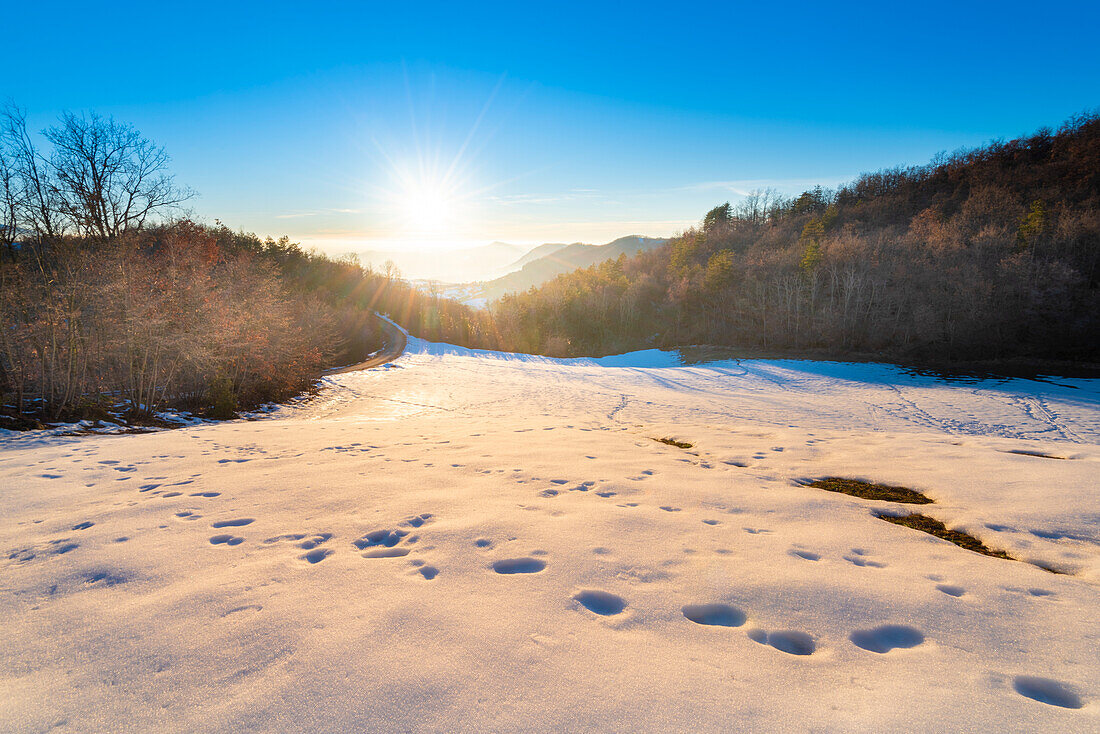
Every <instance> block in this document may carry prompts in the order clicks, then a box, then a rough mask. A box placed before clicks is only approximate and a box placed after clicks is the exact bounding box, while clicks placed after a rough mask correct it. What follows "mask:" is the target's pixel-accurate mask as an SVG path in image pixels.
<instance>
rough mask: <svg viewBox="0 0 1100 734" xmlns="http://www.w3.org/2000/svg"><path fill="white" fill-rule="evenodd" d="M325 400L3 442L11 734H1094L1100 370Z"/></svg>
mask: <svg viewBox="0 0 1100 734" xmlns="http://www.w3.org/2000/svg"><path fill="white" fill-rule="evenodd" d="M326 382H327V385H326V387H325V389H324V390H323V391H322V392H321V394H320V395H319V396H317V398H315V399H313V400H310V401H307V402H305V403H303V404H300V405H298V406H296V407H291V408H286V409H284V410H282V411H280V413H279V416H278V417H277V418H275V419H268V420H261V421H251V422H245V421H240V422H234V423H226V424H220V425H214V426H200V427H195V428H189V429H183V430H179V431H172V432H165V433H157V434H148V435H134V436H90V437H83V438H57V437H45V438H40V437H33V436H22V437H18V438H11V439H4V440H3V441H2V443H0V488H2V489H0V550H2V551H3V554H2V555H0V614H2V615H3V617H4V619H5V620H6V621H7V626H6V629H5V632H6V634H5V639H4V644H3V645H0V730H2V731H44V730H48V729H50V728H51V727H54V728H55V729H56V730H57V731H121V730H130V731H135V730H141V731H181V730H184V731H299V730H308V729H315V730H322V731H410V730H413V731H529V730H568V731H575V730H585V729H589V730H591V729H594V730H618V731H670V730H674V731H684V730H690V731H729V730H731V729H739V728H740V729H745V730H761V731H763V730H769V731H774V730H806V729H815V730H823V731H868V732H870V731H875V732H881V731H912V730H932V729H940V730H949V731H990V730H1009V729H1011V730H1032V731H1097V730H1100V684H1098V683H1097V681H1098V680H1100V655H1098V654H1097V650H1098V641H1100V639H1098V638H1100V631H1098V630H1100V597H1098V593H1097V592H1098V590H1100V510H1098V509H1097V508H1098V504H1097V481H1096V476H1097V473H1098V469H1100V385H1098V383H1097V381H1089V380H1060V379H1059V380H1052V381H1044V382H1037V381H1029V380H1001V381H980V382H969V383H957V384H945V383H943V382H938V381H936V380H933V379H931V378H928V377H920V376H914V375H909V374H906V373H904V372H902V371H901V370H898V369H897V368H894V367H890V366H884V365H873V364H860V365H850V364H839V363H813V362H797V361H741V362H723V363H716V364H710V365H701V366H692V367H681V366H679V363H678V361H677V360H676V357H675V355H674V354H671V353H664V352H643V353H635V354H632V355H621V356H618V357H609V358H605V359H600V360H552V359H546V358H541V357H531V356H524V355H508V354H500V353H487V352H475V351H471V350H466V349H462V348H457V347H450V346H447V345H439V344H430V343H426V342H423V341H420V340H416V339H411V340H410V345H409V351H408V352H407V353H406V355H405V356H404V357H402V358H401V359H400V360H399V361H398V362H396V363H394V364H392V365H390V366H387V367H384V368H378V369H375V370H370V371H366V372H360V373H351V374H346V375H339V376H335V377H331V378H327V380H326ZM666 436H668V437H674V438H676V439H679V440H681V441H686V442H690V443H692V444H693V448H691V449H688V450H684V449H679V448H675V447H673V446H667V445H664V444H661V443H658V442H656V441H654V440H652V439H654V438H661V437H666ZM1019 451H1029V452H1035V453H1045V454H1048V455H1051V456H1058V457H1062V458H1061V459H1051V458H1043V457H1040V456H1035V455H1031V454H1023V453H1012V452H1019ZM834 475H836V476H848V477H858V478H863V479H867V480H872V481H879V482H885V483H891V484H901V485H905V486H908V487H911V488H914V489H917V490H921V491H923V492H925V493H926V494H928V495H929V496H930V497H932V498H933V499H934V500H935V503H934V504H931V505H925V506H922V507H920V508H918V509H919V511H922V512H925V513H927V514H929V515H931V516H933V517H936V518H938V519H940V520H942V521H944V522H945V523H947V525H948V526H949V527H954V528H960V529H964V530H967V531H969V532H970V533H972V534H973V535H975V536H977V537H979V538H981V539H982V540H983V541H984V542H985V543H986V544H987V545H989V546H991V547H994V548H999V549H1003V550H1006V551H1008V552H1009V553H1010V554H1012V555H1013V556H1015V557H1017V558H1019V559H1020V561H1007V560H1000V559H995V558H989V557H985V556H981V555H978V554H975V553H971V552H969V551H966V550H963V549H961V548H958V547H956V546H954V545H951V544H949V543H946V542H944V541H941V540H938V539H935V538H932V537H930V536H927V535H923V534H921V533H919V532H917V531H913V530H909V529H907V528H903V527H898V526H895V525H892V524H890V523H886V522H883V521H881V520H880V519H878V518H876V517H875V516H874V512H875V511H883V510H886V511H894V512H900V511H902V510H907V509H908V508H906V507H904V506H899V505H894V504H891V503H876V502H871V501H864V500H859V499H856V498H852V497H847V496H844V495H838V494H832V493H828V492H824V491H821V490H817V489H813V488H809V487H805V486H802V485H801V484H800V483H799V480H801V479H805V478H813V477H824V476H834ZM1034 564H1042V565H1046V566H1050V567H1053V568H1056V569H1059V570H1062V571H1065V572H1067V573H1066V574H1064V575H1056V574H1052V573H1049V572H1047V571H1045V570H1042V569H1041V568H1039V567H1037V565H1034ZM501 571H505V572H508V571H511V573H502V572H501ZM707 605H720V606H707ZM721 605H724V606H721ZM693 620H697V621H693ZM700 622H710V624H703V623H700Z"/></svg>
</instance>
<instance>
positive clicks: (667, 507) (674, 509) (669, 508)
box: [661, 505, 680, 512]
mask: <svg viewBox="0 0 1100 734" xmlns="http://www.w3.org/2000/svg"><path fill="white" fill-rule="evenodd" d="M661 509H662V510H664V511H665V512H679V511H680V508H679V507H672V506H671V505H661Z"/></svg>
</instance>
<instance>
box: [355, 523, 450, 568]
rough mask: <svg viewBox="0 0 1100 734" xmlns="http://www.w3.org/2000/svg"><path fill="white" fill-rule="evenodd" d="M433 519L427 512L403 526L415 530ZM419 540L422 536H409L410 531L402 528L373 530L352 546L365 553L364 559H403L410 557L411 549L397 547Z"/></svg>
mask: <svg viewBox="0 0 1100 734" xmlns="http://www.w3.org/2000/svg"><path fill="white" fill-rule="evenodd" d="M431 517H432V515H431V514H430V513H426V512H425V513H422V514H420V515H414V516H413V517H410V518H408V519H407V520H405V521H404V523H403V524H405V525H409V526H411V527H414V528H415V527H420V526H421V525H423V524H424V523H426V522H428V521H429V520H430V519H431ZM418 540H420V536H417V535H409V531H408V530H404V529H401V528H398V529H396V530H390V529H388V528H385V529H382V530H373V531H371V532H369V533H367V534H366V535H364V536H362V537H360V538H358V539H356V540H353V541H352V545H354V546H355V547H356V548H358V549H359V550H361V551H364V553H363V558H401V557H403V556H407V555H409V548H407V547H403V548H397V547H396V546H397V545H398V544H399V543H404V544H405V545H406V546H407V545H411V544H413V543H416V542H417V541H418Z"/></svg>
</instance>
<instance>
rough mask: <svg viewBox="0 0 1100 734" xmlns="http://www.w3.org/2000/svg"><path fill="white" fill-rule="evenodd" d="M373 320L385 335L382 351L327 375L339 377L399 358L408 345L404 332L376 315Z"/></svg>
mask: <svg viewBox="0 0 1100 734" xmlns="http://www.w3.org/2000/svg"><path fill="white" fill-rule="evenodd" d="M375 318H376V319H378V323H379V325H381V327H382V331H384V332H385V334H386V336H385V340H384V341H383V344H384V346H383V347H382V351H380V352H378V353H377V354H375V355H374V356H373V357H371V358H370V359H368V360H366V361H365V362H360V363H358V364H352V365H348V366H347V367H339V368H337V369H334V370H332V371H330V372H329V373H328V374H330V375H341V374H343V373H345V372H357V371H359V370H369V369H370V368H371V367H378V366H379V365H383V364H386V363H387V362H392V361H393V360H395V359H397V358H398V357H400V356H401V354H402V353H403V352H404V351H405V346H406V345H407V344H408V339H407V338H406V337H405V334H404V332H402V331H401V330H400V329H398V328H397V327H396V326H394V325H393V324H392V323H390V322H389V321H387V320H386V319H384V318H381V317H379V316H377V315H375Z"/></svg>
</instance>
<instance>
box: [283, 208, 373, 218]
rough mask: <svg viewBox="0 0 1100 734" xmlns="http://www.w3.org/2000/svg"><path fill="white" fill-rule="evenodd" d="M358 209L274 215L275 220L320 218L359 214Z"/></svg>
mask: <svg viewBox="0 0 1100 734" xmlns="http://www.w3.org/2000/svg"><path fill="white" fill-rule="evenodd" d="M361 211H362V210H360V209H318V210H315V211H311V212H296V213H294V214H276V215H275V218H276V219H301V218H303V217H320V216H324V215H325V214H360V213H361Z"/></svg>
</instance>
